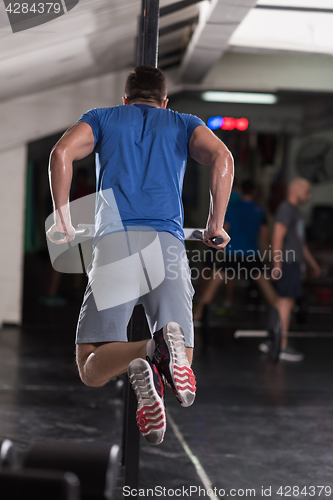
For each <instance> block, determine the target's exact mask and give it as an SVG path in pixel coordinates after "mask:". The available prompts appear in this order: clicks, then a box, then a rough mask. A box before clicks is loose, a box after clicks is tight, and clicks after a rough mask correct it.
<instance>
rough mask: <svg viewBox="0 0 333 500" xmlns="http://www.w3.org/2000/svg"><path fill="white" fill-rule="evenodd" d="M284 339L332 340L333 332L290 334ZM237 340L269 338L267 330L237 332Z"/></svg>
mask: <svg viewBox="0 0 333 500" xmlns="http://www.w3.org/2000/svg"><path fill="white" fill-rule="evenodd" d="M282 336H283V337H300V338H331V337H333V332H288V333H287V334H286V335H282ZM234 337H235V338H236V339H238V338H241V337H268V332H267V330H236V331H235V333H234Z"/></svg>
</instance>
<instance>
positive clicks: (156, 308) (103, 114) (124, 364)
mask: <svg viewBox="0 0 333 500" xmlns="http://www.w3.org/2000/svg"><path fill="white" fill-rule="evenodd" d="M167 103H168V99H167V88H166V79H165V75H164V73H163V72H162V71H160V70H158V69H156V68H152V67H149V66H138V67H137V68H135V69H134V70H133V71H131V73H130V74H129V76H128V78H127V81H126V85H125V97H124V98H123V104H124V106H114V107H111V108H102V109H93V110H90V111H88V112H87V113H85V114H84V115H83V116H82V117H81V118H80V120H79V122H78V123H76V124H75V125H74V126H72V127H70V128H69V129H68V130H67V131H66V132H65V134H64V135H63V137H62V138H61V139H60V141H59V142H58V143H57V144H56V146H55V147H54V149H53V150H52V153H51V157H50V182H51V192H52V198H53V204H54V217H55V221H54V225H53V226H52V227H51V228H50V230H49V231H48V233H47V234H48V237H49V238H50V239H51V241H54V242H55V243H62V242H64V243H66V242H68V241H70V240H72V239H74V237H75V229H74V227H73V225H72V223H71V216H70V207H69V202H68V201H69V191H70V186H71V182H72V163H73V161H74V160H79V159H82V158H84V157H86V156H87V155H89V154H90V153H91V152H92V151H93V150H94V151H95V153H96V185H97V193H96V196H97V201H96V216H95V238H94V241H95V250H94V258H93V262H92V265H91V269H90V272H89V283H88V286H87V289H86V293H85V296H84V300H83V304H82V307H81V312H80V316H79V322H78V327H77V338H76V343H77V349H76V360H77V365H78V369H79V374H80V377H81V379H82V381H83V382H84V383H85V384H86V385H88V386H93V387H100V386H102V385H104V384H106V383H107V382H108V381H109V380H110V379H111V378H113V377H115V376H117V375H120V374H121V373H124V372H125V371H126V370H128V373H129V377H130V381H131V383H132V385H133V387H134V390H135V392H136V395H137V399H138V409H137V415H138V425H139V428H140V431H141V433H142V434H143V435H144V437H145V438H146V439H147V441H148V442H150V443H151V444H159V443H161V442H162V441H163V438H164V433H165V429H166V417H165V409H164V401H163V396H164V384H163V377H165V378H166V380H167V381H168V382H169V384H170V385H171V387H172V389H173V391H174V393H175V395H176V397H177V398H178V400H179V401H180V403H181V404H182V405H183V406H189V405H190V404H192V403H193V400H194V396H195V379H194V375H193V372H192V370H191V368H190V363H191V361H192V357H193V337H194V335H193V320H192V297H193V292H194V291H193V287H192V284H191V281H190V270H189V266H188V262H187V259H186V256H185V252H184V232H183V227H182V226H183V209H182V202H181V195H182V183H183V177H184V173H185V166H186V159H187V156H188V154H190V155H191V156H192V158H194V159H195V160H196V161H198V162H199V163H202V164H204V165H209V166H210V194H211V205H210V210H209V216H208V220H207V226H206V230H205V232H204V242H205V243H206V244H207V245H208V246H211V247H214V248H224V247H225V246H226V245H227V244H228V242H229V240H230V238H229V236H228V234H227V233H226V232H225V230H224V229H223V224H224V216H225V211H226V207H227V204H228V200H229V196H230V191H231V187H232V182H233V159H232V156H231V154H230V152H229V150H228V149H227V148H226V146H225V145H224V144H223V143H222V142H221V141H220V140H219V139H218V138H217V137H216V136H215V135H214V134H213V132H211V131H210V130H209V129H208V128H207V127H206V126H205V124H204V123H203V122H202V120H200V119H199V118H197V117H195V116H192V115H185V114H180V113H177V112H175V111H171V110H167V109H166V107H167ZM142 226H144V228H145V229H150V230H151V232H153V231H155V232H157V234H158V236H159V242H160V245H161V249H162V252H163V258H164V263H163V262H162V266H163V264H164V270H165V279H164V280H163V281H162V283H161V284H160V285H159V286H157V287H156V288H154V289H151V290H150V291H149V293H145V294H143V295H142V296H140V297H138V298H137V299H133V300H131V301H129V302H126V303H120V304H118V305H116V306H114V307H108V308H104V309H101V308H98V301H97V299H96V294H94V293H93V287H94V286H95V284H96V281H97V288H98V284H99V283H98V276H99V277H100V279H101V280H102V285H104V284H105V283H103V278H104V270H103V268H102V267H99V264H100V263H102V265H104V262H105V261H106V262H107V263H109V262H111V263H112V264H113V263H114V262H120V265H121V262H122V260H124V259H123V257H124V254H125V250H126V251H128V255H129V256H132V255H134V256H135V255H138V254H139V253H140V251H141V250H142V248H141V247H140V242H141V240H142V239H143V240H144V238H146V237H147V231H142V230H140V228H142ZM133 228H134V231H133V234H134V237H133V234H132V233H131V234H129V230H133ZM55 232H65V233H66V235H65V236H64V238H62V239H61V240H58V241H57V240H55V239H54V233H55ZM214 236H222V238H223V243H222V244H221V245H219V246H218V245H214V244H213V243H212V242H211V238H213V237H214ZM148 237H149V231H148ZM133 238H134V239H135V238H136V243H135V244H136V245H137V247H136V248H134V253H133V252H132V250H133V248H132V246H131V244H132V241H133ZM117 241H119V243H120V244H119V245H118V244H114V242H117ZM171 247H172V250H173V252H172V253H173V256H174V254H175V252H178V255H179V258H178V261H177V262H178V272H177V273H176V274H177V276H178V278H177V279H176V280H175V279H174V273H172V275H171V276H169V275H168V265H167V259H166V257H165V256H166V255H167V254H168V249H170V248H171ZM117 252H118V253H119V252H120V254H121V257H120V259H119V256H118V255H117ZM135 252H136V253H135ZM142 253H143V252H142ZM141 257H142V254H141ZM112 259H113V260H112ZM154 261H155V262H154ZM156 261H157V259H154V258H153V259H151V261H149V262H148V263H145V265H146V267H148V266H149V265H152V266H154V265H155V266H157V267H158V266H159V263H158V262H156ZM172 262H174V261H172ZM110 268H112V266H110ZM184 269H185V270H187V272H186V273H184V272H183V271H184ZM141 270H142V267H141ZM173 270H174V269H173ZM158 271H161V269H157V274H158ZM142 274H144V273H142V272H141V275H142ZM141 275H140V276H139V278H138V280H137V283H134V284H136V285H137V286H140V285H141V282H140V279H141ZM121 278H122V279H121V280H119V283H116V285H119V287H126V286H127V282H128V281H130V280H131V279H132V278H133V275H132V274H131V273H130V274H129V273H127V274H126V269H125V270H124V275H123V276H122V277H121ZM107 285H108V288H109V289H105V294H106V295H108V294H111V295H112V293H114V294H115V295H117V293H118V290H117V289H116V290H112V286H113V285H114V283H113V282H112V280H110V281H108V282H107ZM129 291H131V289H129ZM102 298H103V294H102ZM127 300H129V299H127ZM138 303H142V304H143V305H144V308H145V312H146V317H147V321H148V325H149V327H150V330H151V333H152V334H153V339H151V340H143V341H140V342H130V343H128V342H127V334H126V329H127V324H128V322H129V320H130V317H131V315H132V311H133V308H134V306H135V305H136V304H138ZM184 337H185V340H184ZM179 380H180V381H181V383H180V382H179Z"/></svg>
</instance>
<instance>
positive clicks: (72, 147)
mask: <svg viewBox="0 0 333 500" xmlns="http://www.w3.org/2000/svg"><path fill="white" fill-rule="evenodd" d="M94 146H95V138H94V134H93V131H92V128H91V127H90V125H88V124H87V123H85V122H80V123H76V124H75V125H73V126H72V127H70V128H69V129H68V130H67V131H66V132H65V133H64V135H63V136H62V137H61V139H60V140H59V141H58V142H57V144H56V145H55V146H54V148H53V149H52V152H51V155H50V164H49V179H50V188H51V195H52V200H53V209H54V224H53V226H52V227H51V228H50V229H49V230H48V232H47V236H48V238H49V239H50V240H51V241H52V242H53V243H57V244H60V243H67V242H68V241H71V240H73V239H74V237H75V229H74V227H73V226H72V222H71V216H70V207H69V191H70V187H71V183H72V177H73V161H75V160H81V159H82V158H85V157H86V156H88V155H89V154H90V153H92V151H93V150H94ZM56 232H60V233H66V235H65V237H64V238H62V239H60V240H55V239H54V237H53V235H54V233H56Z"/></svg>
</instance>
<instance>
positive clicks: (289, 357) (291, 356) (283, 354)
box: [279, 352, 304, 362]
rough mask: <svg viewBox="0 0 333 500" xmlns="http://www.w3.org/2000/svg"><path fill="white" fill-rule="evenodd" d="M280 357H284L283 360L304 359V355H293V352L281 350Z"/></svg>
mask: <svg viewBox="0 0 333 500" xmlns="http://www.w3.org/2000/svg"><path fill="white" fill-rule="evenodd" d="M279 359H282V360H283V361H295V362H299V361H303V359H304V356H298V355H293V354H286V353H285V352H280V354H279Z"/></svg>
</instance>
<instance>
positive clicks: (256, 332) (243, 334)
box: [234, 330, 268, 339]
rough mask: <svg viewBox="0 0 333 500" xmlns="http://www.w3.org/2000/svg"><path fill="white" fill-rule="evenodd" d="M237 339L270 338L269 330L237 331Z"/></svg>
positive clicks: (235, 335)
mask: <svg viewBox="0 0 333 500" xmlns="http://www.w3.org/2000/svg"><path fill="white" fill-rule="evenodd" d="M234 337H235V339H238V338H240V337H268V331H267V330H236V331H235V333H234Z"/></svg>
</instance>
